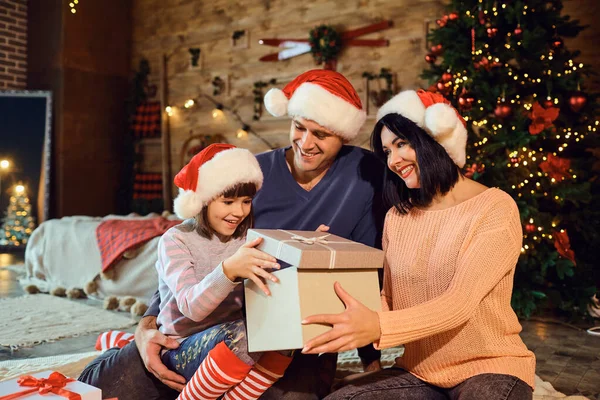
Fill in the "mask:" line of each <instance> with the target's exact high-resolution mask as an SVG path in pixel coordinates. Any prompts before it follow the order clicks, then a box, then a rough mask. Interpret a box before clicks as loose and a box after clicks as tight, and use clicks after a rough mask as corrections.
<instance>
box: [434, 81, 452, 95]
mask: <svg viewBox="0 0 600 400" xmlns="http://www.w3.org/2000/svg"><path fill="white" fill-rule="evenodd" d="M435 87H436V89H437V90H438V92H440V93H441V94H448V93H450V90H451V89H452V87H451V85H446V83H444V82H438V83H436V85H435Z"/></svg>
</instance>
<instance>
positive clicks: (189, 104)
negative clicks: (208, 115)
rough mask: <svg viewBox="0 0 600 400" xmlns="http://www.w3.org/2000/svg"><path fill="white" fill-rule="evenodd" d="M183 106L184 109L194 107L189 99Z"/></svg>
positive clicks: (192, 101)
mask: <svg viewBox="0 0 600 400" xmlns="http://www.w3.org/2000/svg"><path fill="white" fill-rule="evenodd" d="M183 106H184V107H185V108H190V107H193V106H194V100H192V99H189V100H187V101H186V102H185V103H184V104H183Z"/></svg>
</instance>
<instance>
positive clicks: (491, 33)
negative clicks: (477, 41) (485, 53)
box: [486, 27, 498, 38]
mask: <svg viewBox="0 0 600 400" xmlns="http://www.w3.org/2000/svg"><path fill="white" fill-rule="evenodd" d="M486 32H487V35H488V37H489V38H493V37H495V36H496V35H497V34H498V28H495V27H489V28H487V29H486Z"/></svg>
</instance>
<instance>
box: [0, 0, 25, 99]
mask: <svg viewBox="0 0 600 400" xmlns="http://www.w3.org/2000/svg"><path fill="white" fill-rule="evenodd" d="M26 85H27V0H0V89H25V87H26Z"/></svg>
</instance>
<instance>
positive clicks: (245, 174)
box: [174, 143, 263, 219]
mask: <svg viewBox="0 0 600 400" xmlns="http://www.w3.org/2000/svg"><path fill="white" fill-rule="evenodd" d="M174 181H175V185H177V187H178V188H179V195H177V198H176V199H175V202H174V209H175V214H177V216H178V217H179V218H182V219H186V218H192V217H195V216H196V215H198V214H199V213H200V211H202V208H203V207H204V206H206V205H207V204H208V203H209V202H210V201H211V200H213V199H214V198H216V197H217V196H219V195H221V194H222V193H224V192H225V191H227V190H228V189H231V188H233V187H234V186H236V185H238V184H240V183H254V184H255V185H256V189H257V190H258V189H260V187H261V186H262V182H263V174H262V171H261V170H260V165H258V161H257V160H256V157H254V155H253V154H252V153H250V152H249V151H248V150H246V149H239V148H237V147H235V146H233V145H230V144H224V143H214V144H211V145H210V146H208V147H206V148H205V149H204V150H202V151H201V152H200V153H198V154H196V155H195V156H194V157H193V158H192V159H191V160H190V162H189V163H188V164H187V165H186V166H185V167H183V168H182V169H181V171H179V173H178V174H177V175H176V176H175V180H174Z"/></svg>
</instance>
